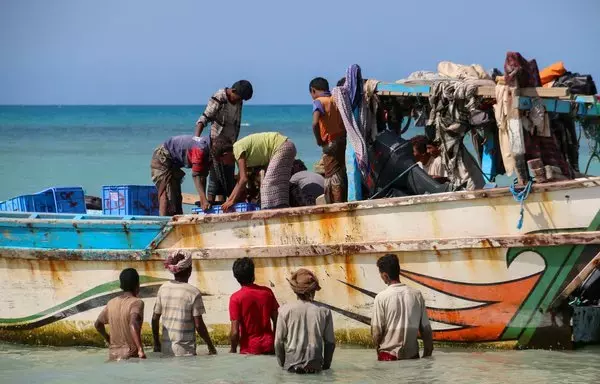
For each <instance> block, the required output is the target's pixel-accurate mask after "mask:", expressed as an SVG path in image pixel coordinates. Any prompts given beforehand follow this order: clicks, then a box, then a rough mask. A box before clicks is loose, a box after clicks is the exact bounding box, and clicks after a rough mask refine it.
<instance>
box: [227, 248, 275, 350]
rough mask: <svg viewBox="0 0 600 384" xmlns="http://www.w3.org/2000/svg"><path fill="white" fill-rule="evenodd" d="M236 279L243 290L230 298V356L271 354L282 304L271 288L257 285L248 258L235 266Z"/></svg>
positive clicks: (239, 261) (240, 260)
mask: <svg viewBox="0 0 600 384" xmlns="http://www.w3.org/2000/svg"><path fill="white" fill-rule="evenodd" d="M233 276H234V277H235V279H236V280H237V281H238V283H240V285H241V286H242V288H241V289H240V290H239V291H237V292H235V293H234V294H233V295H231V298H230V299H229V317H230V319H231V333H230V337H229V338H230V339H231V353H236V352H237V346H238V344H239V345H240V353H242V354H251V355H263V354H264V355H267V354H268V355H272V354H273V353H274V351H273V341H274V338H275V335H274V332H273V328H272V327H271V320H272V321H273V327H275V325H276V324H277V309H278V308H279V304H278V303H277V299H275V295H274V294H273V291H271V289H270V288H267V287H263V286H260V285H257V284H254V262H253V261H252V259H251V258H249V257H244V258H241V259H237V260H236V261H235V262H234V263H233Z"/></svg>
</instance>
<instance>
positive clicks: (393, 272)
mask: <svg viewBox="0 0 600 384" xmlns="http://www.w3.org/2000/svg"><path fill="white" fill-rule="evenodd" d="M377 268H379V275H380V276H381V280H383V282H384V283H386V284H387V285H389V284H391V283H392V282H395V281H400V263H399V262H398V256H396V255H394V254H391V253H388V254H387V255H385V256H382V257H380V258H379V259H378V260H377Z"/></svg>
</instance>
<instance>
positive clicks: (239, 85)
mask: <svg viewBox="0 0 600 384" xmlns="http://www.w3.org/2000/svg"><path fill="white" fill-rule="evenodd" d="M230 91H231V92H229V93H228V94H227V97H228V98H229V101H230V102H231V103H232V104H238V103H241V102H242V100H243V101H248V100H250V99H251V98H252V95H253V94H254V90H253V89H252V84H250V82H249V81H248V80H240V81H236V82H235V84H233V85H232V86H231V88H230Z"/></svg>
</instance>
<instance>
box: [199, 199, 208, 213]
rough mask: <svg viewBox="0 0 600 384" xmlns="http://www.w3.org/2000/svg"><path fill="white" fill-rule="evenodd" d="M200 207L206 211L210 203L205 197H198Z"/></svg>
mask: <svg viewBox="0 0 600 384" xmlns="http://www.w3.org/2000/svg"><path fill="white" fill-rule="evenodd" d="M200 208H202V210H203V211H207V210H209V209H210V203H209V202H208V200H206V199H204V200H203V199H202V198H200Z"/></svg>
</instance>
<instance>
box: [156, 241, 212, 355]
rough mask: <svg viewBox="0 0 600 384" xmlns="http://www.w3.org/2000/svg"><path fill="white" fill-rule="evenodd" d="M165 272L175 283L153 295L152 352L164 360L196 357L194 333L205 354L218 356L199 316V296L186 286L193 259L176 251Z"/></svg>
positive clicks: (200, 301) (170, 283)
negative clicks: (173, 357)
mask: <svg viewBox="0 0 600 384" xmlns="http://www.w3.org/2000/svg"><path fill="white" fill-rule="evenodd" d="M165 268H166V269H168V270H169V271H170V272H171V273H173V275H174V277H175V279H174V280H171V281H168V282H166V283H165V284H163V285H162V286H161V287H160V288H159V289H158V293H157V294H156V304H155V305H154V316H153V317H152V335H153V337H154V352H162V353H163V355H166V356H194V355H196V335H195V333H196V331H197V332H198V336H200V337H201V338H202V339H203V340H204V342H205V343H206V345H207V346H208V353H209V354H211V355H214V354H216V353H217V350H216V349H215V346H214V345H213V343H212V340H211V339H210V335H209V334H208V330H207V329H206V324H204V320H203V319H202V315H203V314H205V313H206V311H205V310H204V303H203V302H202V293H201V292H200V290H199V289H198V288H196V287H194V286H193V285H190V284H188V280H189V279H190V276H191V275H192V256H191V254H190V253H189V252H182V251H177V252H174V253H172V254H171V255H169V257H168V258H167V260H166V261H165ZM161 317H162V340H161V338H160V335H159V332H158V331H159V321H160V319H161Z"/></svg>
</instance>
